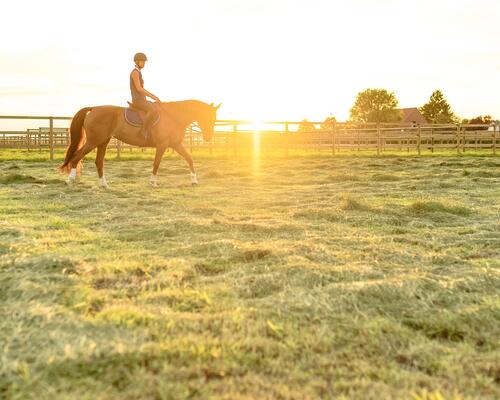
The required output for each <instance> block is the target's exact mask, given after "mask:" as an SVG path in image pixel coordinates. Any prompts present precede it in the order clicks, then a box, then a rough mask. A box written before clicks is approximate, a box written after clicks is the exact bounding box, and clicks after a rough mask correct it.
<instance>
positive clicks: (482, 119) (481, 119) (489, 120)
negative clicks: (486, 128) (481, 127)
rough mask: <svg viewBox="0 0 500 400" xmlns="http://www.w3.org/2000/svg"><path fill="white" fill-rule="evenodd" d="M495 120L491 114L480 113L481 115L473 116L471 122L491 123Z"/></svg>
mask: <svg viewBox="0 0 500 400" xmlns="http://www.w3.org/2000/svg"><path fill="white" fill-rule="evenodd" d="M492 122H493V118H492V116H491V115H485V116H482V115H480V116H479V117H476V118H472V119H471V120H470V121H469V124H491V123H492Z"/></svg>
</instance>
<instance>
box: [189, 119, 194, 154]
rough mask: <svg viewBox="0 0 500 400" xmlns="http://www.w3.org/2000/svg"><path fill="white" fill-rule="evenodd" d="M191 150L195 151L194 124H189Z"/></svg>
mask: <svg viewBox="0 0 500 400" xmlns="http://www.w3.org/2000/svg"><path fill="white" fill-rule="evenodd" d="M189 151H190V152H191V153H192V152H193V124H191V125H189Z"/></svg>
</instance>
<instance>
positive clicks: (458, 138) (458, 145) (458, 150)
mask: <svg viewBox="0 0 500 400" xmlns="http://www.w3.org/2000/svg"><path fill="white" fill-rule="evenodd" d="M457 154H460V125H458V124H457Z"/></svg>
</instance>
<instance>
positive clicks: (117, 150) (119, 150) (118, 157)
mask: <svg viewBox="0 0 500 400" xmlns="http://www.w3.org/2000/svg"><path fill="white" fill-rule="evenodd" d="M115 140H116V159H117V160H119V159H120V153H121V150H122V142H120V141H119V140H118V139H115Z"/></svg>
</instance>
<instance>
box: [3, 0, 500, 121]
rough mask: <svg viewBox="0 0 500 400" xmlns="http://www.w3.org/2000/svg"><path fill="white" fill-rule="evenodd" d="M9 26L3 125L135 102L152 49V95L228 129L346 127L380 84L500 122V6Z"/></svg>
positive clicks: (140, 10)
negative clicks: (197, 106) (136, 72)
mask: <svg viewBox="0 0 500 400" xmlns="http://www.w3.org/2000/svg"><path fill="white" fill-rule="evenodd" d="M0 18H1V22H0V115H60V116H72V115H74V114H75V113H76V112H77V111H78V110H79V109H80V108H82V107H86V106H94V105H104V104H114V105H120V106H126V101H127V100H130V89H129V74H130V72H131V70H132V68H133V66H134V63H133V61H132V59H133V55H134V54H135V53H136V52H144V53H146V55H147V57H148V59H149V61H148V62H147V63H146V67H145V68H144V70H143V76H144V81H145V88H146V89H147V90H149V91H150V92H152V93H154V94H155V95H157V96H158V97H160V99H161V100H162V101H176V100H185V99H199V100H202V101H205V102H208V103H211V102H214V103H219V102H222V107H221V109H220V110H219V113H218V118H219V119H245V120H254V121H269V120H271V121H280V120H289V121H300V120H302V119H305V118H307V119H309V120H310V121H323V120H324V119H325V118H326V117H328V116H329V115H333V116H335V117H336V118H337V120H340V121H343V120H345V119H347V118H348V117H349V110H350V108H351V107H352V105H353V103H354V101H355V98H356V95H357V94H358V93H359V92H361V91H363V90H365V89H367V88H382V89H386V90H388V91H390V92H394V93H395V94H396V97H397V98H398V100H399V106H400V107H418V106H421V105H423V104H424V103H425V102H427V101H428V99H429V97H430V95H431V94H432V92H433V91H434V90H436V89H440V90H441V91H442V92H443V93H444V96H445V98H446V99H447V100H448V102H449V103H450V105H451V107H452V110H453V111H454V112H455V113H456V114H458V115H459V116H460V117H462V118H472V117H475V116H477V115H485V114H490V115H493V117H495V118H500V96H499V89H500V51H499V49H500V47H499V44H498V43H499V39H500V1H498V0H476V1H472V0H470V1H464V0H432V1H429V0H420V1H409V0H349V1H347V0H344V1H338V0H329V1H328V0H288V1H287V0H248V1H243V0H183V1H179V0H176V1H171V0H163V1H150V0H141V1H129V0H120V1H114V0H108V1H106V0H98V1H97V0H85V1H81V2H78V1H67V0H66V1H56V0H45V1H43V2H42V1H34V0H16V1H14V2H6V3H5V4H2V14H1V16H0ZM3 123H4V122H1V121H0V125H1V124H3Z"/></svg>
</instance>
